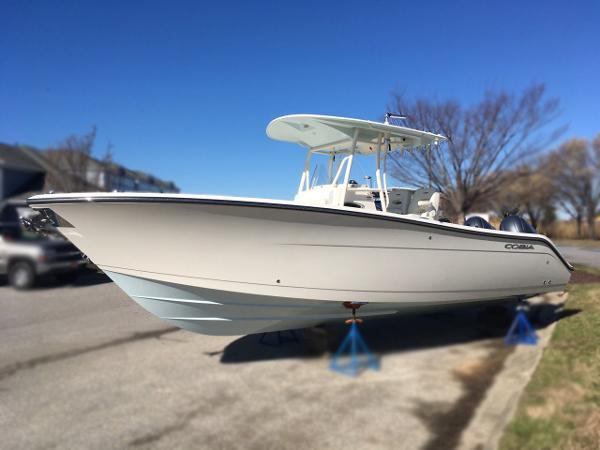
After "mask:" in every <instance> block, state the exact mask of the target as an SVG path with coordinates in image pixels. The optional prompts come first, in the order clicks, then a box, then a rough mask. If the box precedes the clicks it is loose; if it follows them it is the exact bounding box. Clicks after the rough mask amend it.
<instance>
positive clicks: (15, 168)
mask: <svg viewBox="0 0 600 450" xmlns="http://www.w3.org/2000/svg"><path fill="white" fill-rule="evenodd" d="M45 178H46V166H45V162H44V160H43V158H41V157H40V156H39V154H38V152H37V151H36V150H34V149H31V148H29V147H25V146H20V145H6V144H2V143H0V202H2V201H3V200H6V199H8V198H11V197H15V196H18V195H19V194H23V193H25V192H32V191H33V192H36V191H41V190H43V189H44V184H45Z"/></svg>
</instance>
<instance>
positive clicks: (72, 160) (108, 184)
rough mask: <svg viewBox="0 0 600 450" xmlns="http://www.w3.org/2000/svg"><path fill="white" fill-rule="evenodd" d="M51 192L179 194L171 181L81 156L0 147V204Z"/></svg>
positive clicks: (70, 152) (24, 147) (57, 151)
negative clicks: (9, 200) (25, 196)
mask: <svg viewBox="0 0 600 450" xmlns="http://www.w3.org/2000/svg"><path fill="white" fill-rule="evenodd" d="M51 190H52V191H56V192H77V191H87V192H89V191H123V192H130V191H135V192H166V193H178V192H180V190H179V188H178V187H177V185H175V183H173V182H172V181H165V180H161V179H160V178H157V177H155V176H153V175H150V174H148V173H145V172H140V171H136V170H131V169H128V168H126V167H124V166H122V165H120V164H116V163H114V162H112V161H100V160H98V159H95V158H93V157H91V156H89V155H87V154H85V153H83V152H77V151H68V150H67V151H64V150H54V151H40V150H36V149H34V148H31V147H26V146H22V145H7V144H2V143H0V203H1V202H2V201H4V200H7V199H10V198H23V197H24V195H27V196H29V195H34V194H35V193H40V192H48V191H51Z"/></svg>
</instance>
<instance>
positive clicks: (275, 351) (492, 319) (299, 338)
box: [211, 303, 580, 364]
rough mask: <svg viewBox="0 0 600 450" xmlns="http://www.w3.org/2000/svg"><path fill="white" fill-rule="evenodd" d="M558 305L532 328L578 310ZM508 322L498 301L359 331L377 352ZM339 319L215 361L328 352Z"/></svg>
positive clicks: (495, 331) (480, 334) (230, 349)
mask: <svg viewBox="0 0 600 450" xmlns="http://www.w3.org/2000/svg"><path fill="white" fill-rule="evenodd" d="M579 312H580V310H578V309H566V308H564V304H546V303H544V304H537V305H532V306H531V307H530V309H529V313H528V316H529V318H530V320H531V322H532V325H533V326H534V327H535V328H536V329H541V328H545V327H547V326H548V325H550V324H551V323H553V322H555V321H558V320H561V319H563V318H565V317H569V316H571V315H573V314H577V313H579ZM511 321H512V312H511V311H510V309H508V308H505V307H502V306H491V307H487V308H486V307H465V308H460V309H453V310H451V311H444V312H433V313H427V314H423V313H419V314H402V315H394V316H386V317H380V318H372V317H369V318H367V319H365V321H364V323H362V324H361V325H360V332H361V333H362V335H363V337H364V338H365V341H366V342H367V344H368V346H369V348H370V350H371V351H372V352H374V353H375V354H377V355H379V356H382V355H385V354H386V353H394V352H403V351H409V350H417V349H424V348H434V347H440V346H448V345H455V344H460V343H467V342H474V341H479V340H485V339H494V338H498V339H501V338H503V337H504V336H505V335H506V333H507V331H508V328H509V326H510V323H511ZM348 329H349V328H348V325H346V324H344V323H343V321H340V322H339V323H335V322H334V323H327V324H324V325H322V326H319V327H314V328H308V329H304V330H295V331H294V334H292V333H291V332H287V331H285V332H281V333H280V334H278V333H269V334H267V335H261V334H253V335H247V336H243V337H241V338H239V339H236V340H235V341H233V342H231V343H230V344H228V345H227V346H226V347H225V348H224V349H223V351H222V352H212V353H211V355H218V354H220V355H221V363H224V364H230V363H247V362H253V361H265V360H276V359H285V358H317V357H321V356H323V355H324V354H332V353H334V352H335V350H336V349H337V348H338V347H339V345H340V344H341V342H342V339H343V338H344V336H345V335H346V333H347V332H348Z"/></svg>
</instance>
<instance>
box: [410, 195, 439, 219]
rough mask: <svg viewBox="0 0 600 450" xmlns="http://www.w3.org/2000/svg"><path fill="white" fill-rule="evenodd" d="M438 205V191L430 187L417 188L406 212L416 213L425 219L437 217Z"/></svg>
mask: <svg viewBox="0 0 600 450" xmlns="http://www.w3.org/2000/svg"><path fill="white" fill-rule="evenodd" d="M439 207H440V193H439V192H436V191H434V190H433V189H432V188H421V189H417V190H416V191H415V192H414V193H413V195H412V198H411V199H410V204H409V205H408V214H416V215H418V216H421V217H424V218H426V219H437V215H438V210H439Z"/></svg>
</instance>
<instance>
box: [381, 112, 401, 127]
mask: <svg viewBox="0 0 600 450" xmlns="http://www.w3.org/2000/svg"><path fill="white" fill-rule="evenodd" d="M390 119H396V120H406V116H405V115H404V114H400V113H393V112H386V113H385V120H384V121H383V123H384V124H386V125H389V124H390ZM392 125H393V124H392Z"/></svg>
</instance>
